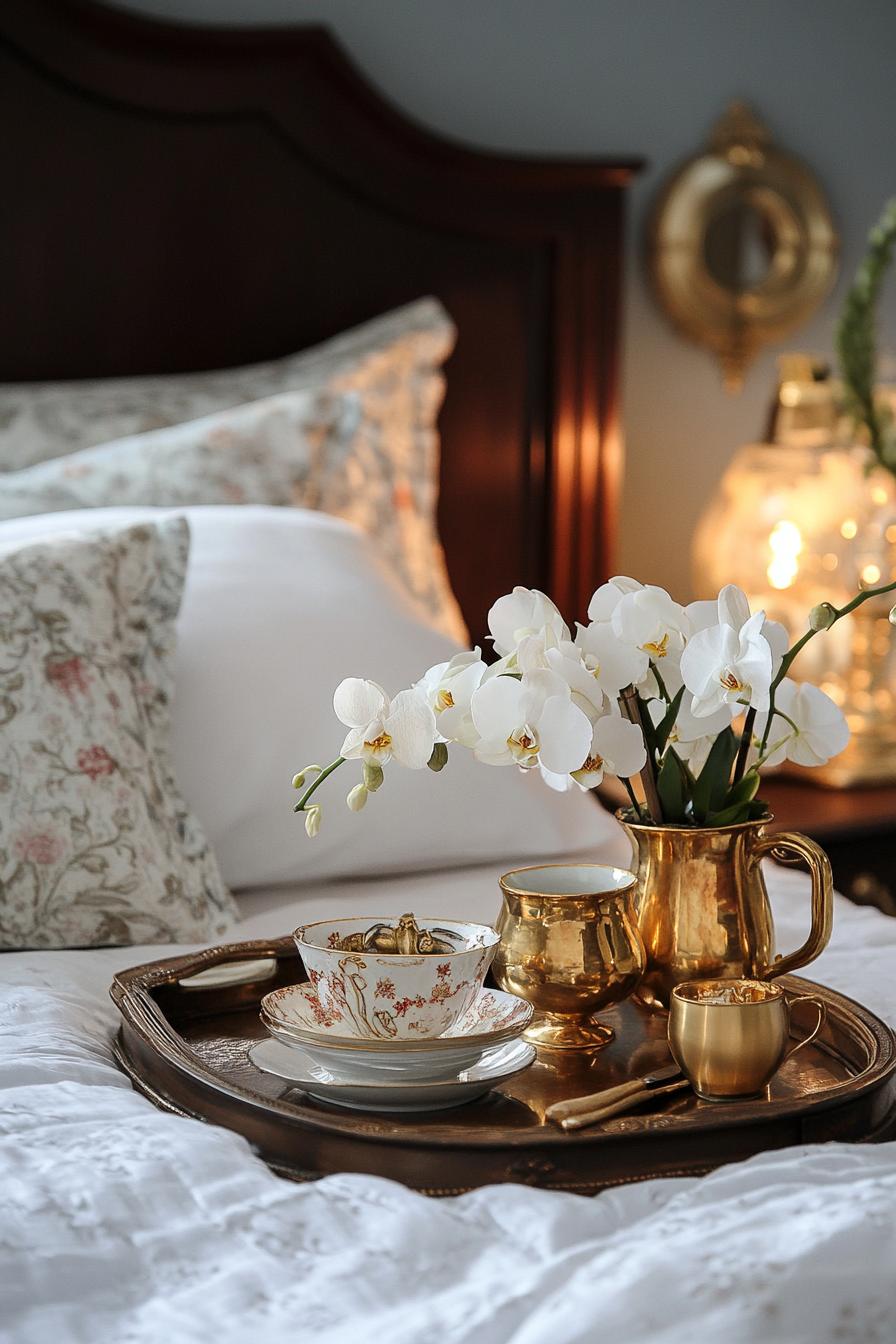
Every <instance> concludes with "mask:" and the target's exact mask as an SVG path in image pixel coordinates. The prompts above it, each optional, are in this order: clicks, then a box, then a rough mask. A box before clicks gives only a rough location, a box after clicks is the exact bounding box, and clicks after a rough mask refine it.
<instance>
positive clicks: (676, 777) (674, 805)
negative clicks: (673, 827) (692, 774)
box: [656, 751, 684, 822]
mask: <svg viewBox="0 0 896 1344" xmlns="http://www.w3.org/2000/svg"><path fill="white" fill-rule="evenodd" d="M681 782H682V781H681V764H680V762H679V760H678V757H677V756H676V755H675V752H674V751H667V752H666V755H665V756H664V757H663V763H662V765H661V766H660V770H659V774H658V775H657V777H656V791H657V793H658V794H659V798H660V807H661V808H662V809H663V819H664V820H665V821H671V822H681V821H684V793H683V790H682V787H681Z"/></svg>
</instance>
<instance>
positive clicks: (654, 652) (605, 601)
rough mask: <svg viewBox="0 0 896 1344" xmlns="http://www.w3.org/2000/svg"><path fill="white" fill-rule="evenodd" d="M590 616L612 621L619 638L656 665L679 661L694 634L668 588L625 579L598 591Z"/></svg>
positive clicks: (594, 597)
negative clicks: (667, 590)
mask: <svg viewBox="0 0 896 1344" xmlns="http://www.w3.org/2000/svg"><path fill="white" fill-rule="evenodd" d="M588 615H589V616H590V617H591V619H592V621H609V622H610V624H611V625H612V627H613V633H614V634H615V635H616V637H617V639H619V640H621V641H622V643H624V644H628V645H630V646H633V647H634V648H636V649H640V650H641V651H642V652H644V653H646V654H647V656H648V657H649V658H651V659H653V660H654V661H655V662H661V661H662V660H664V659H666V658H669V657H672V658H674V659H676V660H677V658H678V655H679V654H680V653H681V650H682V649H683V648H684V646H685V643H686V641H687V639H688V636H689V635H690V633H691V624H690V621H689V620H688V616H687V613H686V611H685V609H684V607H682V606H679V604H678V603H677V602H674V601H673V600H672V598H671V597H670V596H669V594H668V593H667V592H666V590H665V588H658V587H655V586H654V585H653V584H641V583H638V582H637V581H636V580H635V579H629V578H625V577H623V576H620V577H617V578H615V579H611V580H610V582H609V583H605V584H604V585H603V586H602V587H600V588H598V590H597V592H596V593H595V594H594V596H593V597H592V599H591V602H590V603H589V605H588Z"/></svg>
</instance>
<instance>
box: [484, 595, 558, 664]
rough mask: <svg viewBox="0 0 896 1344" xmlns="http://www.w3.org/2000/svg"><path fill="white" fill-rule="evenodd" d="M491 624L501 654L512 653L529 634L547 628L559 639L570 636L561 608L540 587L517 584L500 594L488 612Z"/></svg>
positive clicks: (555, 638) (489, 623) (496, 645)
mask: <svg viewBox="0 0 896 1344" xmlns="http://www.w3.org/2000/svg"><path fill="white" fill-rule="evenodd" d="M488 628H489V630H490V631H491V633H492V637H493V639H494V642H495V651H496V652H497V653H499V654H501V656H502V657H506V656H507V655H508V654H511V653H513V652H514V651H515V650H516V647H517V645H518V644H519V642H520V640H521V639H524V638H525V637H526V635H537V634H539V633H541V632H542V631H544V630H545V629H547V630H549V631H550V632H551V635H552V636H553V639H554V641H555V642H557V643H559V642H560V641H561V640H564V639H569V628H568V627H567V625H566V622H565V621H564V619H563V617H562V616H561V615H560V612H559V611H558V610H557V608H556V607H555V606H554V604H553V602H552V601H551V599H550V598H549V597H545V595H544V593H540V592H539V591H538V589H537V588H514V590H513V592H512V593H508V594H507V595H506V596H505V597H499V598H498V600H497V602H496V603H495V605H494V606H493V607H492V609H491V611H490V612H489V613H488Z"/></svg>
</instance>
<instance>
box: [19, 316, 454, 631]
mask: <svg viewBox="0 0 896 1344" xmlns="http://www.w3.org/2000/svg"><path fill="white" fill-rule="evenodd" d="M455 335H456V332H455V327H454V323H453V322H452V320H451V318H450V317H449V315H448V313H447V312H446V311H445V309H444V308H443V307H442V305H441V304H440V303H439V302H438V301H437V300H436V299H431V298H428V299H419V300H417V301H416V302H415V303H410V304H407V305H406V306H405V307H403V308H398V309H396V310H395V311H394V312H391V313H386V314H384V315H383V316H382V317H378V318H374V319H373V321H371V322H365V323H363V324H362V325H361V326H359V327H355V328H354V329H353V330H351V331H347V332H344V333H343V334H342V335H341V336H337V337H334V339H333V340H330V341H326V342H325V343H324V344H323V345H320V346H317V347H315V348H314V349H311V350H304V351H302V352H301V353H300V354H296V355H288V356H287V357H286V358H285V359H276V360H271V361H269V362H268V363H266V364H253V365H249V366H247V367H244V368H240V369H216V370H213V371H211V372H208V373H193V374H174V375H170V376H164V377H147V378H104V379H92V380H86V381H83V382H70V383H18V384H13V383H9V384H6V385H0V468H2V469H3V471H5V472H6V473H7V474H3V471H0V518H13V517H20V516H22V515H23V514H29V513H43V512H50V511H53V510H57V509H73V508H93V507H96V506H97V505H101V504H112V505H116V504H155V505H163V506H171V507H175V508H180V507H182V506H186V505H189V504H235V503H245V504H290V503H292V504H302V505H303V506H304V507H305V508H309V509H320V510H322V511H323V512H325V513H332V514H334V515H336V516H337V517H339V518H346V519H347V520H348V521H350V522H353V523H355V524H356V525H357V526H358V527H360V528H361V530H362V531H363V532H365V533H366V534H367V535H368V536H371V537H375V538H376V540H377V542H378V543H379V545H380V548H381V550H382V551H383V553H384V555H385V558H386V560H387V561H388V562H389V563H390V564H391V566H392V569H393V572H394V573H395V575H396V577H397V578H398V579H399V580H400V582H401V583H402V584H403V585H404V586H405V588H406V589H407V590H408V591H409V592H410V593H411V595H412V596H413V597H414V598H415V599H416V600H417V602H418V603H419V604H420V608H421V614H422V615H423V616H424V618H425V619H427V620H428V623H429V624H430V625H432V626H433V628H434V629H437V630H441V631H442V632H443V633H444V634H446V635H449V636H450V637H451V638H453V639H456V640H457V641H458V642H459V643H460V644H466V643H467V640H468V635H467V630H466V626H465V625H464V620H463V616H462V615H461V612H460V608H459V607H458V604H457V600H456V598H455V596H454V594H453V592H452V591H451V584H450V581H449V578H448V571H447V568H446V566H445V557H444V555H443V552H442V547H441V544H440V542H439V537H438V529H437V525H436V503H437V498H438V480H439V439H438V431H437V429H436V418H437V416H438V413H439V407H440V406H441V404H442V398H443V395H444V391H445V379H444V375H443V373H442V367H441V366H442V364H443V363H444V361H445V360H446V359H447V357H448V355H449V354H450V353H451V350H452V348H453V346H454V340H455ZM297 392H302V393H304V394H306V396H307V398H308V400H306V401H305V402H296V403H294V405H295V406H296V407H298V406H305V407H307V408H313V407H314V405H315V403H314V402H313V400H312V398H313V396H314V394H317V395H318V396H322V398H323V399H322V400H321V401H319V402H317V403H316V407H317V413H316V417H315V414H314V413H313V412H312V413H311V415H310V417H306V418H305V419H303V418H302V414H299V413H298V412H297V413H296V414H297V420H296V430H297V432H298V433H299V434H300V435H302V436H303V437H304V438H305V439H306V440H307V453H306V456H305V457H302V458H301V459H300V460H299V461H298V463H297V462H296V457H295V448H294V447H292V448H291V447H290V443H289V437H288V435H287V434H286V433H285V427H286V420H285V416H284V413H283V408H282V405H278V404H277V403H278V399H279V398H280V397H281V396H283V395H284V394H291V395H295V394H296V393H297ZM341 398H347V401H343V400H341ZM244 403H254V404H255V405H256V406H258V407H262V406H271V407H272V409H273V410H275V411H276V415H275V416H274V418H273V419H272V420H271V421H270V422H269V423H268V422H267V421H263V422H257V421H256V419H255V412H253V411H252V408H251V407H250V406H248V405H245V404H244ZM340 407H341V408H342V410H340V409H339V408H340ZM228 408H236V409H232V410H230V409H228ZM222 411H223V412H225V414H223V415H221V414H218V413H219V412H222ZM328 417H329V418H328ZM183 422H195V423H191V424H185V423H183ZM328 423H329V424H330V426H331V427H330V429H329V431H328V430H327V424H328ZM164 426H176V427H177V428H175V429H162V428H161V427H164ZM202 426H207V427H208V431H209V433H210V434H211V435H212V436H214V438H215V439H218V440H220V438H221V436H223V437H224V438H226V437H227V435H229V434H234V433H235V434H238V435H241V436H246V435H248V442H247V443H246V444H245V446H244V448H243V449H242V453H243V458H244V459H246V460H245V461H243V462H240V460H239V459H240V450H238V449H237V447H236V446H235V445H233V444H231V447H230V451H229V454H225V453H223V452H222V451H221V449H222V447H223V443H222V442H221V441H219V442H217V444H215V443H210V442H204V443H203V444H202V445H201V447H200V446H197V445H196V444H195V443H194V441H193V437H192V436H193V434H194V429H195V428H199V429H200V431H202ZM159 429H161V433H160V434H157V433H156V432H155V431H157V430H159ZM148 431H153V432H152V433H150V432H148ZM137 435H140V436H141V437H140V438H137V437H135V436H137ZM124 436H127V438H125V437H124ZM346 438H347V439H348V440H349V442H348V443H346ZM111 441H115V442H114V443H113V442H111ZM144 441H145V444H146V445H147V447H146V449H142V448H141V447H139V445H140V444H141V442H144ZM94 445H107V446H104V447H103V448H102V449H100V450H98V451H101V452H102V453H103V454H106V455H107V456H104V457H103V458H101V459H98V458H97V457H96V456H94V455H93V454H91V453H83V452H82V451H81V450H83V449H85V448H92V447H93V446H94ZM113 449H114V451H113ZM144 453H149V454H151V457H152V462H151V463H150V462H148V461H147V460H146V458H145V456H144ZM68 454H71V456H68V457H67V459H66V460H67V463H68V464H69V465H68V470H66V468H65V466H64V464H63V462H61V461H57V462H56V463H55V464H54V463H53V462H49V461H46V459H50V458H53V459H58V458H61V457H62V456H63V455H68ZM267 455H273V457H274V458H275V459H276V460H275V461H273V462H268V464H267V468H266V469H265V461H264V459H265V458H266V456H267ZM36 463H41V466H40V467H39V468H35V471H34V472H33V473H32V472H30V471H16V472H15V473H14V472H13V470H12V469H14V468H26V467H30V466H32V465H33V464H36ZM85 469H86V470H85ZM78 473H81V474H80V475H78Z"/></svg>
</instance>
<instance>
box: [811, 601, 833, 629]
mask: <svg viewBox="0 0 896 1344" xmlns="http://www.w3.org/2000/svg"><path fill="white" fill-rule="evenodd" d="M836 619H837V612H836V611H835V609H834V608H833V607H832V606H831V604H830V602H819V604H818V606H817V607H813V608H812V610H811V611H810V612H809V629H810V630H816V631H818V630H830V628H831V626H832V625H833V624H834V622H835V621H836Z"/></svg>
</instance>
